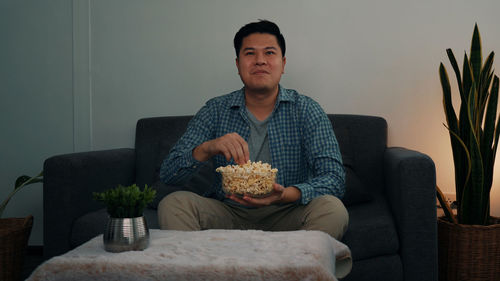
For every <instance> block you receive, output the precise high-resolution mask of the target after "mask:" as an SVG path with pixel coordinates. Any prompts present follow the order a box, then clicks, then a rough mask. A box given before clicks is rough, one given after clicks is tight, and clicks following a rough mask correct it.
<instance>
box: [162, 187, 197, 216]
mask: <svg viewBox="0 0 500 281" xmlns="http://www.w3.org/2000/svg"><path fill="white" fill-rule="evenodd" d="M191 197H192V193H191V192H189V191H176V192H172V193H170V194H169V195H167V196H165V197H163V199H162V200H161V201H160V203H159V204H158V213H162V212H163V211H165V210H173V209H178V208H183V206H182V205H184V204H186V203H187V202H189V200H190V198H191Z"/></svg>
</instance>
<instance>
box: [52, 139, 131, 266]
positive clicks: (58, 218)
mask: <svg viewBox="0 0 500 281" xmlns="http://www.w3.org/2000/svg"><path fill="white" fill-rule="evenodd" d="M43 170H44V179H43V215H44V223H43V224H44V238H43V240H44V255H45V257H47V258H49V257H52V256H55V255H60V254H62V253H64V252H66V251H68V250H70V236H71V228H72V225H73V221H74V220H75V219H77V218H79V217H80V216H82V215H83V214H86V213H88V212H91V211H95V210H97V209H100V208H103V205H102V204H100V203H99V202H96V201H94V200H93V199H92V192H95V191H102V190H105V189H108V188H112V187H115V186H116V185H118V184H122V185H130V184H132V183H134V181H135V150H134V149H130V148H122V149H113V150H103V151H92V152H82V153H71V154H65V155H58V156H53V157H51V158H48V159H47V160H45V163H44V167H43Z"/></svg>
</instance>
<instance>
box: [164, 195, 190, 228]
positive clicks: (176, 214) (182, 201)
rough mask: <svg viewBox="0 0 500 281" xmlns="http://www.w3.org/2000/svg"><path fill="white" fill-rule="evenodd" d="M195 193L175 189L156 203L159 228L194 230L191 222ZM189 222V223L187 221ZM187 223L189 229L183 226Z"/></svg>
mask: <svg viewBox="0 0 500 281" xmlns="http://www.w3.org/2000/svg"><path fill="white" fill-rule="evenodd" d="M195 196H196V194H194V193H192V192H189V191H176V192H173V193H170V194H169V195H167V196H165V197H164V198H163V199H162V200H161V201H160V203H159V204H158V223H159V225H160V228H161V229H177V230H194V229H191V228H193V227H195V228H196V226H194V225H193V223H191V221H195V219H194V218H193V216H194V213H196V211H195V210H194V208H193V207H194V206H193V202H192V201H193V199H194V197H195ZM188 222H190V223H188ZM186 223H188V224H189V225H190V226H189V229H188V228H186V227H185V226H184V224H186Z"/></svg>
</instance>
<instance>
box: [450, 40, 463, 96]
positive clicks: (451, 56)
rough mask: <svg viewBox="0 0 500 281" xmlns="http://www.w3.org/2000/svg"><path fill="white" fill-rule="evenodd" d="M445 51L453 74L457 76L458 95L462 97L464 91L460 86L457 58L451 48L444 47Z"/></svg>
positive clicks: (460, 78) (460, 79)
mask: <svg viewBox="0 0 500 281" xmlns="http://www.w3.org/2000/svg"><path fill="white" fill-rule="evenodd" d="M446 53H447V54H448V59H449V60H450V63H451V66H452V67H453V70H454V71H455V76H456V77H457V84H458V85H459V87H458V91H459V92H460V97H461V98H462V99H463V96H464V91H463V88H462V77H461V74H460V68H458V63H457V60H456V59H455V55H454V54H453V51H452V50H451V49H446Z"/></svg>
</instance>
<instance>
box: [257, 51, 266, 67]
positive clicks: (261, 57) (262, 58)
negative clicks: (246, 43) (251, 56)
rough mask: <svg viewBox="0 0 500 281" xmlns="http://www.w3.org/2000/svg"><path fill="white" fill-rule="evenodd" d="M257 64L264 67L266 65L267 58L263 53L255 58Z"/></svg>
mask: <svg viewBox="0 0 500 281" xmlns="http://www.w3.org/2000/svg"><path fill="white" fill-rule="evenodd" d="M255 64H258V65H262V64H266V57H265V56H264V54H263V53H260V52H258V53H257V54H256V56H255Z"/></svg>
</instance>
